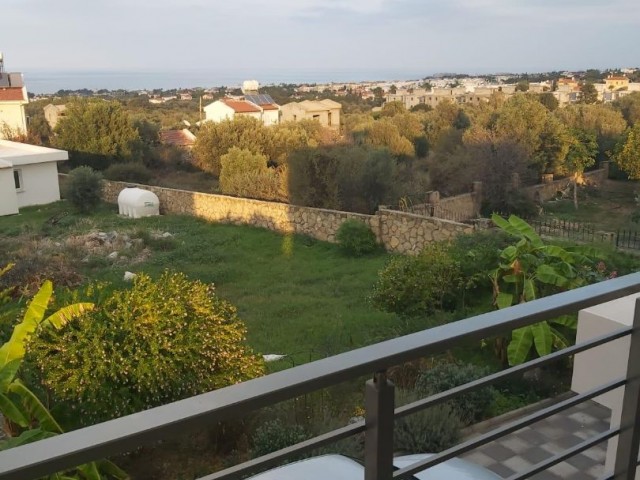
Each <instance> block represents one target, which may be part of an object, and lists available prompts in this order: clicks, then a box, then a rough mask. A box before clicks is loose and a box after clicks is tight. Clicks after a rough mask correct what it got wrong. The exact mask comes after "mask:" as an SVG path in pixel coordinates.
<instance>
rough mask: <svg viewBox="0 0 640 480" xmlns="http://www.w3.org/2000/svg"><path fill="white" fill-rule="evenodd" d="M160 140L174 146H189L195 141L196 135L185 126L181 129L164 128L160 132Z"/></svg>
mask: <svg viewBox="0 0 640 480" xmlns="http://www.w3.org/2000/svg"><path fill="white" fill-rule="evenodd" d="M160 141H161V142H162V143H166V144H168V145H175V146H176V147H190V146H192V145H193V144H194V143H195V141H196V136H195V135H194V134H193V133H191V132H190V131H189V130H187V129H186V128H183V129H182V130H164V131H162V132H160Z"/></svg>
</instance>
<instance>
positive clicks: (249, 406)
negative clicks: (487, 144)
mask: <svg viewBox="0 0 640 480" xmlns="http://www.w3.org/2000/svg"><path fill="white" fill-rule="evenodd" d="M638 291H640V273H634V274H631V275H626V276H623V277H618V278H615V279H612V280H608V281H606V282H602V283H597V284H594V285H589V286H586V287H581V288H578V289H576V290H570V291H567V292H563V293H559V294H557V295H552V296H550V297H545V298H542V299H538V300H533V301H531V302H527V303H523V304H519V305H515V306H513V307H511V308H505V309H502V310H496V311H492V312H489V313H485V314H482V315H478V316H476V317H472V318H468V319H466V320H462V321H458V322H453V323H450V324H447V325H442V326H440V327H435V328H431V329H429V330H424V331H421V332H417V333H413V334H410V335H406V336H403V337H399V338H395V339H392V340H387V341H384V342H380V343H378V344H375V345H370V346H367V347H362V348H359V349H356V350H352V351H350V352H346V353H342V354H339V355H335V356H332V357H328V358H324V359H322V360H318V361H315V362H311V363H307V364H304V365H300V366H297V367H293V368H290V369H287V370H283V371H280V372H276V373H273V374H271V375H266V376H264V377H260V378H256V379H254V380H250V381H247V382H243V383H239V384H237V385H232V386H230V387H226V388H221V389H219V390H216V391H213V392H208V393H204V394H201V395H196V396H193V397H190V398H186V399H184V400H179V401H177V402H173V403H170V404H167V405H162V406H160V407H156V408H152V409H149V410H145V411H142V412H138V413H134V414H132V415H128V416H126V417H121V418H117V419H114V420H110V421H108V422H104V423H101V424H97V425H92V426H90V427H86V428H83V429H80V430H75V431H72V432H69V433H65V434H63V435H60V436H57V437H55V438H50V439H46V440H41V441H39V442H36V443H32V444H29V445H24V446H21V447H17V448H15V449H11V451H10V452H9V451H5V452H0V480H5V479H11V480H14V479H15V480H22V479H25V480H28V479H31V478H35V477H40V476H44V475H47V474H51V473H55V472H58V471H61V470H64V469H66V468H71V467H74V466H76V465H81V464H83V463H87V462H90V461H93V460H97V459H100V458H104V457H109V456H111V455H116V454H119V453H124V452H128V451H132V450H134V449H136V448H138V447H140V446H142V445H146V444H150V443H155V442H157V441H158V440H159V439H164V438H168V437H171V436H175V435H179V434H183V433H185V432H188V431H191V430H195V429H198V428H201V427H205V426H208V425H213V424H215V423H217V422H220V421H222V420H225V419H228V418H231V417H237V416H242V415H243V414H246V413H247V412H250V411H253V410H257V409H259V408H262V407H264V406H267V405H273V404H275V403H278V402H281V401H283V400H287V399H289V398H293V397H296V396H300V395H304V394H306V393H309V392H311V391H315V390H319V389H322V388H325V387H329V386H331V385H335V384H337V383H340V382H343V381H346V380H351V379H354V378H357V377H359V376H361V375H366V374H371V373H372V372H375V371H380V370H385V369H387V368H389V367H391V366H394V365H399V364H402V363H405V362H408V361H411V360H414V359H416V358H419V357H423V356H427V355H431V354H434V353H439V352H441V351H443V350H446V349H448V348H450V347H453V346H455V345H457V344H459V343H461V342H463V341H469V340H481V339H483V338H487V337H490V336H493V335H495V334H498V333H500V332H505V331H509V330H513V329H515V328H519V327H522V326H526V325H530V324H533V323H536V322H540V321H542V320H547V319H551V318H554V317H557V316H559V315H563V314H566V313H570V312H575V311H576V310H580V309H582V308H586V307H590V306H593V305H598V304H600V303H604V302H607V301H610V300H614V299H616V298H619V297H622V296H626V295H630V294H632V293H636V292H638Z"/></svg>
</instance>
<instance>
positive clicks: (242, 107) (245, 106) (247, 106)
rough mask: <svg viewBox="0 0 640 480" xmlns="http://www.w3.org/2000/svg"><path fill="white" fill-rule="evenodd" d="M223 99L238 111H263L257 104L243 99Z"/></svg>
mask: <svg viewBox="0 0 640 480" xmlns="http://www.w3.org/2000/svg"><path fill="white" fill-rule="evenodd" d="M222 101H223V102H224V103H225V105H227V106H228V107H231V108H233V110H234V111H235V112H236V113H252V112H261V111H262V110H261V109H260V107H258V106H257V105H254V104H253V103H250V102H245V101H243V100H233V99H231V98H223V99H222Z"/></svg>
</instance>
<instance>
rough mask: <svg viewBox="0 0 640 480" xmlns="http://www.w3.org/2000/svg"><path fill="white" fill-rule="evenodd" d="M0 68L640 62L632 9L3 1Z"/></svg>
mask: <svg viewBox="0 0 640 480" xmlns="http://www.w3.org/2000/svg"><path fill="white" fill-rule="evenodd" d="M0 22H1V24H0V50H2V51H3V52H4V54H5V58H6V63H5V64H6V67H7V69H8V70H22V71H29V70H38V71H41V70H44V69H46V70H56V71H61V70H94V69H99V70H133V69H135V70H162V69H167V70H172V71H176V70H183V69H189V70H202V69H205V70H206V69H220V68H222V69H228V70H233V69H237V70H246V69H251V70H252V71H255V72H258V73H259V72H260V71H261V70H264V71H267V70H268V71H273V70H274V69H275V70H277V69H287V70H294V69H313V70H322V71H326V70H332V69H335V70H338V69H398V70H399V71H417V72H424V75H427V74H431V73H436V72H443V71H455V72H468V73H473V72H481V73H484V72H497V71H511V72H525V71H528V72H534V71H547V70H556V69H583V68H588V67H596V68H606V67H623V66H638V65H640V51H639V47H640V0H439V1H434V0H268V1H267V0H108V1H107V0H56V1H53V0H2V2H1V5H0Z"/></svg>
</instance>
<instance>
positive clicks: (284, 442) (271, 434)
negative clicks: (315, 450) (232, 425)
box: [251, 419, 310, 457]
mask: <svg viewBox="0 0 640 480" xmlns="http://www.w3.org/2000/svg"><path fill="white" fill-rule="evenodd" d="M309 437H310V435H309V433H308V432H307V431H306V430H305V428H304V427H303V426H302V425H298V424H285V423H284V422H283V421H282V420H279V419H276V420H270V421H268V422H265V423H263V424H262V425H260V426H259V427H258V428H257V429H256V431H255V432H254V434H253V437H252V438H253V448H252V449H251V455H252V456H253V457H260V456H262V455H266V454H267V453H271V452H275V451H276V450H280V449H282V448H285V447H289V446H291V445H294V444H296V443H299V442H302V441H304V440H306V439H307V438H309Z"/></svg>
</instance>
